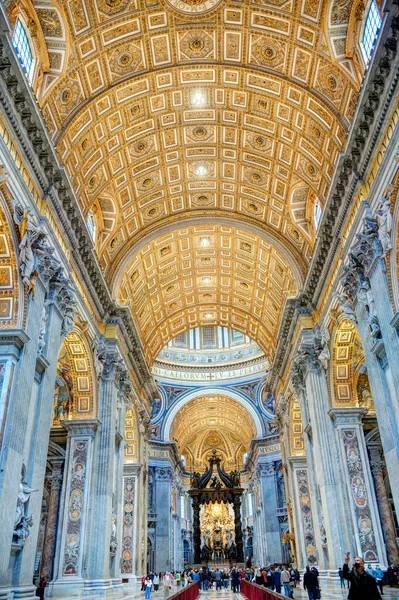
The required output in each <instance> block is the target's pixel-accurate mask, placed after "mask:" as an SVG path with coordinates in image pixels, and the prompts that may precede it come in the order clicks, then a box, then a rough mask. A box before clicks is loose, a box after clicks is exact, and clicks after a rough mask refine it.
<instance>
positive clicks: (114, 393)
mask: <svg viewBox="0 0 399 600" xmlns="http://www.w3.org/2000/svg"><path fill="white" fill-rule="evenodd" d="M96 352H97V361H96V362H97V367H98V368H99V372H98V375H99V383H98V419H99V421H100V423H101V425H100V428H99V430H98V433H97V436H96V441H95V456H94V462H93V474H92V480H93V481H92V493H91V498H90V511H91V518H90V535H89V537H88V540H87V541H88V544H87V548H86V560H87V580H86V582H85V589H86V594H88V593H91V594H93V595H97V596H106V595H110V594H112V593H113V592H112V590H113V589H114V590H115V588H116V587H117V588H119V591H120V593H121V594H123V589H122V587H121V586H122V582H121V579H119V584H118V582H117V581H115V577H114V575H115V573H112V572H111V562H112V561H111V558H112V556H111V554H112V551H113V548H112V545H111V544H112V542H113V527H114V524H113V520H114V521H115V526H116V520H117V519H118V515H117V514H116V510H117V507H118V505H120V503H121V500H122V489H121V486H118V487H117V488H116V487H115V474H116V470H117V469H116V461H115V454H116V450H117V446H118V445H119V443H120V435H119V436H118V435H117V434H118V422H117V417H118V401H119V399H120V398H119V391H120V387H121V381H122V380H124V379H125V378H126V377H127V372H126V369H125V367H124V363H123V361H122V357H121V354H120V351H119V349H118V343H117V340H116V339H107V338H104V337H103V338H101V339H100V340H99V343H98V344H97V347H96ZM100 365H101V366H100ZM119 496H120V498H119ZM119 518H120V515H119ZM115 541H116V542H117V538H116V539H115Z"/></svg>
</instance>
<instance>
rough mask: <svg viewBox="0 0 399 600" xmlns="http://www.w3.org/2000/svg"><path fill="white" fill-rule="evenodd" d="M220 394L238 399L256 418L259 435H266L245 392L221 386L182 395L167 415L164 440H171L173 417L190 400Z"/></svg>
mask: <svg viewBox="0 0 399 600" xmlns="http://www.w3.org/2000/svg"><path fill="white" fill-rule="evenodd" d="M218 394H219V395H222V396H227V397H228V398H232V399H233V400H236V401H237V402H239V403H240V404H242V405H243V406H244V407H245V408H246V409H247V410H248V412H249V413H250V415H251V417H252V418H253V420H254V423H255V427H256V435H257V437H262V436H263V435H264V428H263V425H262V421H261V419H260V416H259V413H258V412H257V410H256V409H255V407H254V406H253V404H251V402H250V401H249V400H248V399H247V398H246V397H245V396H244V395H243V394H241V393H239V392H237V391H236V390H230V389H225V388H221V389H220V388H208V387H206V388H201V389H196V390H191V391H189V392H187V393H185V394H182V395H181V396H180V398H179V399H178V400H177V402H176V403H175V404H174V405H173V406H172V408H171V410H170V411H169V412H168V413H167V415H166V417H165V422H164V424H163V427H162V435H161V438H162V439H163V440H164V441H169V436H170V430H171V426H172V423H173V419H174V418H175V416H176V415H177V413H178V412H179V410H180V409H181V408H182V407H183V406H184V405H185V404H187V402H189V401H190V400H193V399H194V398H199V397H201V396H217V395H218Z"/></svg>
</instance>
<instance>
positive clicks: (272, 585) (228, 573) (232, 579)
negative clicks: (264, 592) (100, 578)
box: [141, 565, 300, 600]
mask: <svg viewBox="0 0 399 600" xmlns="http://www.w3.org/2000/svg"><path fill="white" fill-rule="evenodd" d="M244 579H245V580H246V581H250V582H253V583H257V584H258V585H264V586H265V587H267V588H268V589H270V590H275V591H276V592H279V593H280V592H281V591H282V589H284V591H285V595H286V596H289V597H291V598H293V595H292V590H293V589H294V588H295V586H296V585H297V582H298V581H299V579H300V575H299V571H297V570H296V569H294V568H292V567H288V566H286V565H283V566H281V565H280V566H270V567H267V568H255V569H254V568H251V569H250V568H246V569H240V568H238V567H236V566H233V567H232V568H231V569H215V570H211V569H209V568H203V569H190V570H186V571H182V572H174V571H172V572H166V573H149V574H148V575H147V576H144V577H143V578H142V580H141V584H142V585H141V589H142V591H145V594H146V596H145V597H146V599H147V600H148V598H150V593H151V589H153V590H154V592H158V591H159V589H160V588H159V586H160V584H161V586H162V587H163V588H164V589H165V590H168V589H169V591H172V592H173V593H174V592H177V591H178V587H179V586H186V585H188V584H190V583H193V582H195V581H198V582H199V588H200V590H201V591H204V592H207V591H208V590H212V589H216V590H220V591H222V590H225V591H227V590H228V589H231V590H232V591H233V592H234V593H236V592H240V591H241V590H242V581H243V580H244Z"/></svg>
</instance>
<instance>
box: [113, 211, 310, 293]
mask: <svg viewBox="0 0 399 600" xmlns="http://www.w3.org/2000/svg"><path fill="white" fill-rule="evenodd" d="M209 223H211V224H213V225H226V226H231V227H236V228H237V227H239V228H240V229H243V230H245V231H248V232H249V233H251V234H255V235H257V236H259V238H261V239H262V240H264V241H266V242H268V243H270V244H271V245H272V246H274V247H275V248H276V250H278V251H279V252H280V253H281V254H283V255H284V257H285V259H286V260H287V263H288V265H289V266H290V268H291V269H292V273H293V276H294V278H295V282H296V285H297V287H298V289H302V287H303V285H304V282H305V276H306V270H307V266H306V265H305V263H304V259H303V257H300V256H299V254H298V253H297V251H296V249H295V248H294V246H293V245H291V244H289V243H287V240H283V239H282V238H281V237H280V236H279V235H278V234H277V233H276V232H274V231H273V230H272V229H271V228H270V227H264V226H262V225H260V224H259V223H256V222H250V221H249V219H248V220H246V221H245V222H244V220H243V221H242V222H240V224H239V226H238V225H237V222H236V220H235V218H234V217H231V216H229V215H228V214H224V215H222V216H219V215H215V214H212V215H205V214H203V213H202V214H201V216H198V217H195V216H190V217H188V216H187V215H185V217H184V222H182V221H181V220H180V219H177V218H176V219H174V221H173V222H170V221H168V220H167V219H166V220H165V222H164V223H162V222H161V223H158V224H157V227H156V228H155V229H150V228H148V230H147V232H146V233H145V232H142V233H141V235H140V236H139V237H138V238H137V239H136V240H134V239H133V240H129V244H127V245H126V246H125V247H124V249H123V251H122V252H121V253H120V254H119V255H117V256H116V257H115V261H114V267H113V269H112V272H110V273H109V274H108V275H109V278H110V286H111V293H112V295H113V296H114V297H117V293H118V288H119V286H120V284H121V281H122V277H123V273H124V272H125V270H126V269H127V267H128V265H129V263H130V262H131V260H132V257H133V256H134V255H135V254H137V253H138V252H139V251H140V250H141V249H142V248H143V247H144V246H146V245H147V244H149V243H150V242H152V241H154V240H155V239H156V238H159V237H161V236H162V235H163V234H165V233H169V232H173V231H176V230H178V229H184V228H187V227H190V226H196V225H206V224H209ZM143 233H144V235H143Z"/></svg>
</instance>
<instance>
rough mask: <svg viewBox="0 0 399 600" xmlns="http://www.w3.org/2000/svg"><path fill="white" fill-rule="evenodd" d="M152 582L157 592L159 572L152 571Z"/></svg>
mask: <svg viewBox="0 0 399 600" xmlns="http://www.w3.org/2000/svg"><path fill="white" fill-rule="evenodd" d="M152 583H153V584H154V592H157V591H158V590H159V573H154V579H153V580H152Z"/></svg>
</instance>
